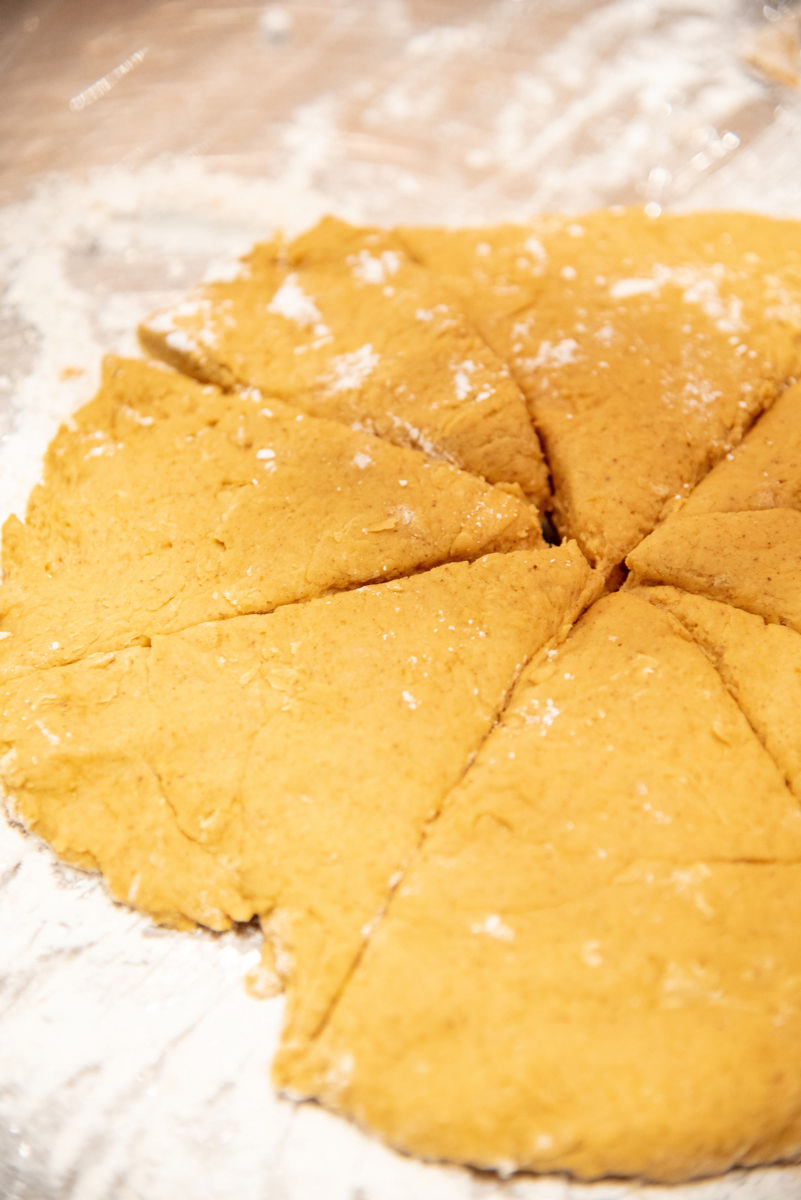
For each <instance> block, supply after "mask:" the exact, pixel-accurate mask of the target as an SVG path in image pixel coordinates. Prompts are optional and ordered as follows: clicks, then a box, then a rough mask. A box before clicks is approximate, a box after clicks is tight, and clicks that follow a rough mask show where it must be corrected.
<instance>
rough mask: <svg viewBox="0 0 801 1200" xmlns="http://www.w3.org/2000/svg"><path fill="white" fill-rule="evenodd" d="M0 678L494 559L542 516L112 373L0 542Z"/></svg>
mask: <svg viewBox="0 0 801 1200" xmlns="http://www.w3.org/2000/svg"><path fill="white" fill-rule="evenodd" d="M3 537H4V545H3V569H4V585H3V588H2V591H0V625H1V626H2V629H3V631H4V632H5V635H6V636H5V638H4V639H3V640H2V641H0V674H2V676H4V677H7V676H8V675H9V674H13V673H15V672H20V671H23V672H24V671H26V670H30V669H31V668H33V667H38V666H44V665H48V664H54V663H58V662H71V661H74V660H75V659H77V658H80V657H81V656H82V655H84V654H88V653H93V652H99V651H106V650H114V649H119V648H121V647H123V646H126V645H130V644H132V643H135V642H142V641H145V640H146V639H147V638H148V637H150V636H151V635H153V634H155V633H165V632H172V631H174V630H178V629H182V628H187V627H188V626H190V625H195V624H198V623H199V622H201V621H207V620H213V619H218V618H224V617H230V616H234V615H236V614H243V613H250V612H269V611H271V610H272V609H274V608H276V607H278V606H279V605H282V604H286V603H289V602H291V601H295V600H300V599H307V598H309V597H312V596H316V595H320V594H322V593H325V592H328V591H333V590H338V589H344V588H350V587H354V586H357V585H359V584H363V583H369V582H371V581H375V580H380V579H390V578H393V577H395V576H397V575H406V574H410V573H412V572H414V571H418V570H420V569H422V568H426V567H431V566H434V565H437V564H438V563H441V562H446V561H449V560H453V559H472V558H477V557H479V556H480V555H481V554H484V553H486V552H488V551H500V550H509V549H518V548H521V549H522V548H526V547H535V546H541V545H542V544H543V543H542V535H541V532H540V525H539V519H538V516H537V512H536V510H535V509H534V508H533V506H531V505H530V504H528V503H527V502H526V501H525V500H523V499H522V498H520V497H519V495H515V494H514V492H513V490H512V491H510V492H507V491H505V490H502V489H500V488H493V487H490V486H489V485H487V484H485V483H484V482H483V481H481V480H479V479H477V478H475V476H472V475H470V474H468V473H467V472H464V471H459V470H457V469H456V468H454V467H451V466H448V465H447V464H445V463H432V462H430V461H429V460H427V459H426V457H425V456H424V455H422V454H420V453H418V452H417V451H414V450H406V449H402V448H401V447H397V446H392V445H389V444H388V443H386V442H384V441H382V440H381V439H379V438H374V437H372V436H370V435H369V434H366V433H358V432H356V431H354V430H351V429H348V428H346V427H345V426H344V425H341V424H339V423H337V422H333V421H324V420H319V419H317V418H310V417H307V416H305V415H304V414H302V413H297V412H296V411H295V410H292V409H289V408H287V407H286V406H285V405H283V404H282V403H281V402H280V401H273V400H264V399H263V398H262V397H261V396H260V395H259V394H258V393H256V392H250V393H248V394H247V395H243V396H240V395H230V394H225V393H222V392H220V391H219V390H218V389H217V388H215V387H206V388H203V387H201V386H200V385H199V384H197V383H195V382H194V381H193V380H188V379H186V378H184V377H182V376H180V375H176V374H175V373H173V372H171V371H166V370H164V369H163V368H161V367H153V366H148V365H146V364H144V363H141V362H136V361H124V360H123V361H120V360H112V361H111V362H110V363H109V365H108V367H107V371H106V376H105V381H104V384H103V386H102V388H101V390H100V392H99V394H98V396H97V397H96V398H95V400H93V401H92V402H91V403H90V404H88V405H87V406H85V407H84V408H83V409H81V410H80V412H79V413H77V414H76V416H75V417H74V419H73V420H72V421H71V422H70V423H69V425H67V426H65V427H64V428H62V430H61V431H60V433H59V434H58V436H57V437H56V439H55V440H54V442H53V444H52V445H51V447H50V449H49V451H48V455H47V460H46V469H45V482H44V484H43V485H42V486H40V487H38V488H37V489H35V491H34V493H33V495H32V497H31V500H30V503H29V506H28V513H27V517H26V522H25V524H22V523H21V522H19V521H18V520H17V519H16V518H15V517H12V518H10V519H9V520H8V521H7V522H6V524H5V527H4V530H3Z"/></svg>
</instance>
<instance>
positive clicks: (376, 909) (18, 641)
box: [0, 211, 801, 1181]
mask: <svg viewBox="0 0 801 1200" xmlns="http://www.w3.org/2000/svg"><path fill="white" fill-rule="evenodd" d="M141 339H142V342H143V344H144V345H145V346H146V347H147V348H148V349H149V350H150V351H151V352H152V353H154V354H156V355H157V356H159V357H161V358H162V359H166V360H167V361H168V362H169V363H171V364H172V365H173V366H178V367H179V368H180V369H181V370H182V371H183V372H186V373H188V374H189V375H192V376H195V377H197V378H195V379H190V378H187V377H186V376H185V375H180V374H177V373H175V372H174V371H172V370H169V369H167V368H166V367H164V366H163V365H155V364H153V363H142V362H134V361H125V360H119V359H114V360H110V361H109V363H108V364H107V367H106V373H105V377H104V382H103V386H102V388H101V390H100V393H99V394H98V396H97V397H96V399H95V400H94V401H92V402H91V403H90V404H88V405H87V406H85V407H84V408H83V409H81V410H80V411H79V412H78V413H77V414H76V415H75V417H74V419H73V420H72V421H71V422H70V423H68V425H67V426H65V427H64V428H63V429H62V430H61V431H60V432H59V434H58V435H57V437H56V439H55V440H54V442H53V444H52V446H51V447H50V450H49V452H48V456H47V460H46V464H45V474H44V480H43V483H42V484H41V486H40V487H38V488H37V489H35V490H34V493H33V495H32V497H31V501H30V504H29V507H28V511H27V514H26V517H25V520H24V521H19V520H17V519H16V518H15V517H12V518H10V519H9V520H8V521H7V522H6V524H5V526H4V529H3V569H4V579H3V584H2V588H1V589H0V622H1V625H2V628H0V634H1V635H2V636H0V779H2V782H3V786H4V788H5V791H6V792H7V794H8V796H9V797H10V804H11V806H12V808H13V812H14V813H15V814H16V815H17V816H18V817H19V819H20V820H22V821H23V822H24V823H25V824H26V825H27V826H28V828H30V829H31V830H33V831H35V832H36V833H38V834H40V835H41V836H42V837H44V838H45V839H47V840H48V841H49V842H50V843H51V845H52V846H53V847H54V848H55V850H56V851H57V852H58V853H59V854H60V855H61V856H62V857H64V858H65V859H67V860H69V861H71V862H73V863H76V864H78V865H80V866H82V867H87V868H93V869H99V870H101V871H102V872H103V874H104V875H105V877H106V879H107V881H108V883H109V887H110V889H111V892H112V894H113V895H114V896H115V897H117V898H118V899H120V900H123V901H126V902H128V903H130V904H133V905H136V906H137V907H139V908H140V909H142V910H143V911H145V912H147V913H150V914H151V915H152V916H153V917H154V918H155V919H156V920H157V921H160V922H162V923H166V924H170V925H173V926H177V927H179V928H180V927H193V926H195V925H197V924H200V925H205V926H208V927H210V928H212V929H225V928H228V927H229V926H230V925H231V924H232V923H235V922H240V921H250V920H252V919H257V920H259V921H260V923H261V925H262V928H263V930H264V933H265V959H267V958H268V957H269V953H270V951H272V953H273V958H274V966H275V969H276V971H277V973H278V975H280V977H281V979H282V980H283V982H284V984H285V985H286V987H287V990H288V1000H289V1003H288V1007H287V1012H288V1018H287V1024H286V1027H285V1029H284V1032H283V1038H282V1042H281V1047H280V1050H279V1053H278V1056H277V1059H276V1062H275V1064H274V1078H275V1080H276V1082H277V1084H278V1085H279V1086H280V1087H281V1088H283V1089H284V1090H285V1091H287V1092H288V1093H290V1094H292V1095H294V1096H299V1095H306V1096H313V1097H316V1098H317V1099H320V1100H322V1101H323V1102H324V1103H326V1104H328V1105H329V1106H330V1107H331V1108H333V1109H336V1110H338V1111H340V1112H343V1113H346V1114H348V1115H350V1116H351V1117H353V1118H355V1119H356V1120H357V1121H359V1122H360V1123H362V1124H363V1125H365V1126H367V1127H368V1128H369V1129H371V1130H372V1131H374V1132H376V1133H378V1134H379V1135H381V1136H383V1137H384V1138H385V1139H386V1140H388V1141H389V1142H390V1143H391V1144H393V1145H395V1146H398V1147H401V1148H402V1149H404V1150H406V1151H409V1152H411V1153H415V1154H419V1155H423V1156H426V1157H429V1158H438V1159H442V1158H446V1159H452V1160H455V1161H457V1162H463V1163H471V1164H475V1165H477V1166H479V1167H482V1168H491V1169H494V1170H497V1171H500V1172H502V1173H504V1174H508V1173H510V1172H512V1171H514V1170H518V1169H534V1170H538V1171H560V1172H563V1171H569V1172H572V1173H573V1174H575V1175H577V1176H580V1177H582V1178H595V1177H597V1176H601V1175H616V1176H621V1175H629V1176H637V1177H646V1178H651V1179H656V1180H664V1181H674V1180H680V1179H686V1178H689V1177H692V1176H694V1175H699V1174H704V1173H709V1172H714V1171H723V1170H725V1169H727V1168H728V1167H729V1166H731V1165H733V1164H744V1165H748V1164H752V1163H758V1162H769V1161H772V1160H776V1159H780V1158H782V1157H787V1156H791V1155H794V1154H797V1153H798V1152H799V1150H800V1149H801V1071H799V1068H798V1064H799V1062H801V949H799V947H800V946H801V942H800V941H799V937H798V925H799V912H800V911H801V806H799V798H800V797H801V793H800V792H799V787H800V786H801V784H799V779H801V742H799V736H798V732H797V727H798V720H797V713H798V711H799V708H801V693H800V692H799V687H800V686H801V684H799V680H800V679H801V650H799V646H800V645H801V608H799V597H801V574H799V571H801V507H800V506H799V503H798V495H799V488H798V478H799V477H798V461H797V460H798V457H799V456H798V448H799V446H801V408H800V407H799V403H798V399H799V394H800V393H799V385H798V384H797V383H795V385H794V386H789V385H792V380H793V376H797V375H798V374H799V370H801V229H800V227H799V224H798V223H797V222H795V223H794V222H789V221H787V222H780V221H771V220H768V219H765V218H757V217H749V216H742V215H737V214H725V215H721V214H704V215H698V214H696V215H694V216H683V217H667V216H664V217H660V218H659V219H658V220H653V219H650V218H647V217H646V216H645V215H644V214H641V213H636V212H625V211H619V212H618V211H615V212H600V213H595V214H588V215H587V216H586V217H581V218H562V217H541V218H537V219H536V220H535V221H533V222H531V223H530V224H528V225H526V226H503V227H500V228H497V229H492V230H474V231H461V232H444V231H441V230H440V231H428V230H416V231H412V230H406V231H403V232H402V233H397V232H396V233H390V232H380V231H378V230H369V229H356V228H353V227H350V226H348V225H346V224H344V223H343V222H340V221H334V220H326V221H323V222H322V223H321V224H320V225H318V226H317V227H316V228H315V229H314V230H312V231H311V232H310V233H309V234H306V235H304V236H303V237H301V238H298V239H296V241H294V242H292V243H290V244H288V245H287V244H285V243H284V242H283V241H281V240H280V239H277V240H276V241H274V242H271V243H265V244H262V245H261V246H257V247H256V248H255V249H254V250H253V252H252V253H251V254H250V255H249V256H248V257H247V258H246V259H245V260H244V261H243V264H242V266H241V268H240V269H239V270H238V271H237V273H236V274H235V276H234V277H233V278H230V279H228V280H222V281H219V282H218V283H216V284H208V285H204V286H203V287H202V288H200V289H199V290H198V291H197V292H196V293H194V294H193V295H192V296H191V297H190V298H189V299H188V301H187V302H186V303H185V304H184V305H182V306H179V307H178V308H174V309H172V310H170V312H169V313H165V314H160V315H157V316H156V317H155V318H152V319H151V320H149V321H147V322H145V323H144V325H143V327H142V329H141ZM490 347H491V348H490ZM512 376H514V379H513V378H512ZM198 379H199V380H200V381H201V382H198V381H197V380H198ZM515 381H516V382H515ZM518 384H519V386H520V388H521V389H522V393H525V402H524V400H523V396H522V393H521V391H519V390H518ZM772 404H774V407H773V408H772V409H771V405H772ZM526 406H527V407H526ZM760 414H762V415H761V416H760ZM749 430H750V432H749ZM538 435H539V436H541V437H542V439H543V445H544V448H545V451H546V454H547V462H546V461H544V460H543V458H542V456H541V453H540V448H539V442H538ZM743 438H745V440H742V439H743ZM739 442H742V444H741V445H740V447H739V448H738V447H737V443H739ZM436 459H439V460H440V461H435V460H436ZM443 459H444V460H445V461H442V460H443ZM715 464H718V465H717V467H715ZM463 468H466V469H463ZM712 468H714V469H712ZM549 474H550V479H549ZM487 481H489V482H487ZM699 481H702V482H700V485H699ZM551 485H552V487H553V494H551ZM696 485H699V486H696ZM534 502H537V503H538V504H540V506H541V507H542V508H543V510H547V511H548V512H549V513H550V514H551V515H552V516H553V518H554V521H555V523H556V526H557V527H558V529H559V531H560V533H561V534H562V535H563V536H565V535H567V534H571V535H575V537H576V539H577V541H578V542H579V543H580V546H581V547H582V548H583V551H584V552H585V553H586V555H587V558H585V557H584V555H583V553H582V549H580V548H579V545H577V544H576V542H572V543H567V544H563V545H561V546H559V547H557V548H548V547H546V546H545V545H544V542H543V538H542V534H541V531H540V518H539V512H538V511H537V508H535V506H534ZM625 556H628V557H627V563H628V567H629V571H630V573H629V577H628V579H627V581H626V583H625V584H624V585H623V587H622V589H621V590H620V591H619V592H617V593H615V594H612V595H605V596H604V597H603V598H602V599H600V600H599V599H598V596H599V594H600V593H601V591H613V589H614V588H615V587H616V586H617V584H618V583H619V582H620V580H621V578H622V575H623V568H622V566H621V564H622V561H623V559H624V557H625ZM588 559H589V560H591V562H592V564H593V565H592V566H591V565H590V562H588ZM593 567H595V568H597V569H593ZM582 613H583V614H584V615H583V616H582ZM579 618H581V619H580V620H579ZM577 621H578V624H576V622H577ZM574 625H575V628H574Z"/></svg>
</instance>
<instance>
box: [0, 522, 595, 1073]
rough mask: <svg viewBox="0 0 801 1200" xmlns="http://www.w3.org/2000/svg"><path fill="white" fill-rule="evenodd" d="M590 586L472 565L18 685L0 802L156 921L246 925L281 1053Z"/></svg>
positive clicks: (555, 560) (333, 984) (576, 563)
mask: <svg viewBox="0 0 801 1200" xmlns="http://www.w3.org/2000/svg"><path fill="white" fill-rule="evenodd" d="M594 588H595V580H594V578H593V575H592V572H591V571H590V568H589V567H588V565H587V564H586V562H585V561H584V560H583V558H582V556H581V554H580V552H579V551H578V548H577V547H576V546H575V544H573V545H572V546H567V547H562V548H560V549H554V550H551V549H545V550H542V551H537V552H514V553H511V554H504V555H489V556H487V557H485V558H482V559H481V560H479V561H478V562H476V563H473V564H466V563H457V564H449V565H447V566H443V567H440V568H438V569H436V570H433V571H431V572H427V573H425V574H422V575H420V576H417V577H415V578H413V579H406V580H402V581H397V582H391V583H387V584H381V585H374V586H371V587H366V588H362V589H359V590H358V591H354V592H348V593H345V594H341V595H338V596H333V597H330V598H327V599H320V600H314V601H310V602H308V603H307V604H302V605H301V604H299V605H288V606H286V607H284V608H282V609H281V610H279V611H278V612H275V613H272V614H269V615H267V616H245V617H233V618H231V619H230V620H227V621H220V622H215V623H209V624H204V625H200V626H196V627H195V628H193V629H190V630H186V631H184V632H182V633H177V634H171V635H166V636H158V635H157V636H154V637H153V639H152V645H150V646H138V647H132V648H129V649H127V650H123V651H120V652H118V653H117V654H108V655H96V656H92V657H89V658H87V659H85V660H83V661H82V662H80V663H75V664H72V665H70V666H66V667H54V668H51V669H49V670H46V671H39V672H36V673H34V674H32V675H29V676H27V677H26V678H24V679H20V680H17V681H15V682H13V683H11V684H8V685H6V687H5V689H4V690H3V694H2V713H3V721H2V735H1V740H0V750H2V751H3V752H4V755H5V756H4V758H3V762H2V778H3V783H4V786H5V790H6V791H7V792H8V794H9V795H10V797H11V798H12V803H13V807H14V811H15V812H16V813H17V814H18V815H19V816H20V817H21V819H22V820H23V821H24V822H25V823H26V825H27V826H28V827H29V828H31V829H32V830H33V831H35V832H37V833H39V834H40V835H41V836H42V837H44V838H45V839H46V840H47V841H49V842H50V843H51V844H52V845H53V846H54V848H55V849H56V851H57V852H58V854H59V855H60V856H61V857H62V858H65V859H67V860H69V861H71V862H77V863H79V864H80V865H83V866H88V867H97V868H99V869H100V870H101V871H102V872H103V873H104V875H105V876H106V878H107V879H108V881H109V884H110V887H111V890H112V892H113V894H114V895H115V896H116V897H118V898H119V899H121V900H127V901H128V902H130V903H131V904H135V905H137V906H138V907H140V908H142V909H143V910H145V911H146V912H149V913H151V914H152V915H153V916H154V917H156V919H158V920H160V921H164V922H168V923H171V924H174V925H182V924H187V923H190V922H200V923H202V924H206V925H209V926H211V927H212V928H217V929H219V928H225V927H226V926H227V925H229V924H230V922H231V921H248V920H250V919H251V918H252V917H253V916H254V915H256V916H259V917H261V918H263V919H264V920H265V922H267V923H268V924H269V931H270V934H271V936H272V937H273V938H274V939H275V940H276V941H277V943H278V946H279V956H278V963H279V967H280V969H281V970H282V972H283V973H284V974H286V975H288V976H291V989H292V990H291V1006H290V1029H289V1031H288V1033H287V1035H286V1036H287V1043H288V1047H287V1050H286V1053H290V1052H291V1047H292V1043H293V1039H295V1038H297V1037H301V1036H302V1037H303V1038H304V1039H306V1040H307V1039H308V1037H309V1036H311V1035H312V1033H313V1032H314V1030H315V1029H316V1027H317V1025H318V1024H319V1022H320V1020H322V1018H323V1016H324V1014H325V1012H326V1011H327V1007H328V1005H329V1004H330V1002H331V1000H332V998H333V996H334V995H336V993H337V991H338V990H339V988H340V987H341V985H342V983H343V981H344V978H345V976H346V975H347V972H348V970H349V969H350V966H351V964H352V962H353V960H354V958H355V957H356V956H357V955H358V953H359V952H360V951H361V949H362V947H363V944H364V941H365V940H366V938H367V937H368V935H369V930H370V928H371V923H372V922H373V921H374V920H375V918H376V917H377V916H378V915H379V914H380V912H381V910H382V907H383V905H384V903H385V901H386V897H387V894H388V892H389V890H390V888H391V884H392V880H393V878H394V877H395V875H396V873H397V872H399V871H401V870H402V869H403V867H404V866H405V864H406V862H407V860H408V858H409V857H410V855H411V854H412V853H413V851H414V850H415V849H416V847H417V845H418V843H419V841H420V838H421V835H422V830H423V827H424V825H425V823H426V822H427V821H429V820H431V819H432V818H433V817H434V816H435V815H436V813H437V812H438V810H439V807H440V804H441V802H442V798H443V796H444V795H445V794H446V793H447V792H448V790H449V789H450V788H451V787H453V785H454V784H455V783H456V782H457V781H458V780H459V778H460V777H461V775H462V773H463V772H464V770H465V768H466V766H467V764H468V762H469V761H470V759H471V757H472V755H473V754H474V753H475V751H476V750H477V749H478V747H479V745H480V744H481V742H482V740H483V738H484V737H485V736H486V734H487V732H488V730H489V728H490V727H491V725H492V724H493V722H494V720H495V719H496V716H497V713H498V710H499V708H500V707H501V705H502V702H503V700H504V698H505V695H506V692H507V689H508V687H509V686H510V683H511V681H512V680H513V679H514V677H515V675H516V673H517V672H518V671H519V669H520V668H521V666H522V665H523V663H524V662H525V661H526V659H527V658H528V656H529V655H531V654H532V653H533V652H535V651H536V650H538V649H539V648H540V647H541V646H542V645H543V644H546V643H552V642H554V641H556V640H558V639H560V638H562V637H563V636H564V635H565V633H566V632H567V629H568V627H569V625H570V623H571V621H572V620H573V619H574V618H575V617H576V615H577V614H578V612H579V611H580V609H581V608H582V606H583V605H584V604H585V603H586V602H588V600H589V599H590V598H591V595H592V592H593V589H594ZM304 1044H305V1041H304Z"/></svg>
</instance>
